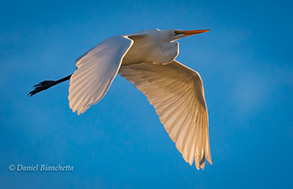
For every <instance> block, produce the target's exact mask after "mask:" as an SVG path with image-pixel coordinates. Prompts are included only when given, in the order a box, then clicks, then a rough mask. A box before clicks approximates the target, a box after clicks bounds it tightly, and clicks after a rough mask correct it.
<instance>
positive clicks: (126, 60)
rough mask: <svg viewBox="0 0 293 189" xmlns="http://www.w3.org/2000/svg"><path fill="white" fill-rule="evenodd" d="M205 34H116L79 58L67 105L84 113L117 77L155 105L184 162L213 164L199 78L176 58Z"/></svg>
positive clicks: (175, 32)
mask: <svg viewBox="0 0 293 189" xmlns="http://www.w3.org/2000/svg"><path fill="white" fill-rule="evenodd" d="M206 31H208V30H192V31H181V30H162V31H161V30H158V29H154V30H148V31H143V32H139V33H135V34H129V35H120V36H114V37H111V38H109V39H106V40H105V41H103V42H101V43H100V44H98V45H97V46H96V47H94V48H93V49H91V50H89V51H88V52H87V53H85V54H84V55H83V56H81V57H80V58H78V59H77V64H76V66H77V70H76V71H75V72H74V74H73V75H72V76H71V79H70V87H69V97H68V98H69V105H70V108H71V109H72V110H73V112H75V111H77V113H78V114H81V113H84V112H85V111H86V110H87V109H88V108H89V107H90V106H91V105H93V104H96V103H98V102H99V101H100V100H101V99H102V98H103V97H104V95H105V94H106V92H107V90H108V89H109V87H110V85H111V83H112V82H113V79H114V78H115V76H116V75H117V73H119V74H120V75H121V76H123V77H125V78H126V79H127V80H128V81H130V82H131V83H133V84H134V86H135V87H136V88H137V89H139V90H140V91H141V92H143V93H144V94H145V95H146V97H147V98H148V100H149V102H150V103H151V104H152V105H153V106H154V108H155V110H156V112H157V114H158V116H159V118H160V121H161V122H162V124H163V125H164V127H165V129H166V131H167V132H168V133H169V136H170V138H171V139H172V140H173V141H174V142H175V143H176V147H177V149H178V150H179V151H180V152H181V153H182V156H183V158H184V160H185V161H186V162H188V163H189V164H190V165H192V163H193V161H195V165H196V168H197V169H199V168H200V167H201V168H204V165H205V159H206V160H208V161H209V162H210V163H211V164H212V161H211V154H210V145H209V131H208V113H207V107H206V103H205V97H204V90H203V84H202V80H201V78H200V75H199V74H198V73H197V72H196V71H194V70H192V69H190V68H188V67H186V66H184V65H182V64H180V63H179V62H177V61H176V60H175V58H176V57H177V55H178V52H179V50H178V43H177V42H174V41H176V40H177V39H180V38H182V37H185V36H189V35H193V34H198V33H203V32H206Z"/></svg>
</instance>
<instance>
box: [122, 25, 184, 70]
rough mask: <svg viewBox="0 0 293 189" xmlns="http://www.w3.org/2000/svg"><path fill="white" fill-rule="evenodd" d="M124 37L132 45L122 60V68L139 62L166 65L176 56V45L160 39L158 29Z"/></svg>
mask: <svg viewBox="0 0 293 189" xmlns="http://www.w3.org/2000/svg"><path fill="white" fill-rule="evenodd" d="M145 33H148V35H145ZM126 36H128V37H129V38H130V39H131V40H133V42H134V43H133V45H132V46H131V48H130V49H129V51H128V52H127V54H126V55H125V57H124V58H123V61H122V66H123V65H129V64H135V63H140V62H152V63H156V64H167V63H169V62H171V60H173V59H175V58H176V56H177V55H178V51H179V50H178V43H177V42H170V41H168V38H166V39H165V38H164V37H162V31H160V30H158V29H153V30H147V31H144V32H141V33H137V34H130V35H126ZM163 36H164V35H163Z"/></svg>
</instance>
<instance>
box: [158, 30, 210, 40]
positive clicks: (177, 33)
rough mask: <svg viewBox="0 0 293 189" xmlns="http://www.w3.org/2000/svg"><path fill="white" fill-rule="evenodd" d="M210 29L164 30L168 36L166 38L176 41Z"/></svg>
mask: <svg viewBox="0 0 293 189" xmlns="http://www.w3.org/2000/svg"><path fill="white" fill-rule="evenodd" d="M208 31H210V30H162V31H161V32H162V33H163V35H165V36H166V39H168V40H169V41H176V40H178V39H181V38H183V37H188V36H191V35H195V34H200V33H204V32H208Z"/></svg>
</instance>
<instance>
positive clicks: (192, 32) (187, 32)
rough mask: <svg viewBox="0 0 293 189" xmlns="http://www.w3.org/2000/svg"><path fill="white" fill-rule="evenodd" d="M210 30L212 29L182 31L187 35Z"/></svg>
mask: <svg viewBox="0 0 293 189" xmlns="http://www.w3.org/2000/svg"><path fill="white" fill-rule="evenodd" d="M208 31H210V30H187V31H180V33H182V34H184V35H186V36H191V35H195V34H200V33H204V32H208Z"/></svg>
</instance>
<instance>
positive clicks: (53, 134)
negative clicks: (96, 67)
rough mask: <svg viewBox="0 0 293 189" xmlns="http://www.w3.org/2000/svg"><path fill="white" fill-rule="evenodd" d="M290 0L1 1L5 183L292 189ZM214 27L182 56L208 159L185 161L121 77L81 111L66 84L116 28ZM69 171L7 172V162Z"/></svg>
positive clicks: (0, 181)
mask: <svg viewBox="0 0 293 189" xmlns="http://www.w3.org/2000/svg"><path fill="white" fill-rule="evenodd" d="M292 6H293V3H292V1H289V0H288V1H285V0H283V1H282V0H281V1H277V0H275V1H270V0H268V1H264V0H261V1H256V0H253V1H252V0H245V1H244V0H240V1H227V0H222V1H216V0H210V1H207V0H199V1H198V0H192V1H179V0H177V1H171V0H168V1H167V0H162V1H130V0H128V1H93V0H92V1H62V2H61V1H52V0H51V1H37V0H35V1H3V0H2V1H1V7H0V17H1V20H0V57H1V62H0V65H1V69H0V104H1V108H0V157H1V161H0V162H1V163H0V188H22V187H23V188H28V187H30V188H40V187H42V188H158V187H162V188H166V187H169V188H292V187H293V184H292V175H293V174H292V168H293V164H292V158H293V151H292V149H293V118H292V116H293V114H292V113H293V111H292V108H293V107H292V106H293V98H292V97H293V95H292V94H293V65H292V63H293V60H292V59H293V58H292V47H291V44H292V33H293V26H292V17H293V15H292ZM152 28H160V29H172V28H178V29H210V30H211V31H210V32H209V33H205V34H201V35H196V36H193V37H189V38H185V39H182V40H180V55H179V57H178V58H177V59H178V60H179V61H181V62H182V63H184V64H186V65H187V66H189V67H191V68H193V69H195V70H197V71H198V72H199V73H200V74H201V76H202V79H203V81H204V87H205V93H206V100H207V105H208V110H209V120H210V143H211V152H212V159H213V165H212V166H211V165H209V164H208V165H206V168H205V169H204V170H203V171H202V170H200V171H197V170H196V169H195V166H189V165H188V164H187V163H186V162H185V161H184V160H183V158H182V156H181V154H180V153H179V152H178V151H177V149H176V148H175V144H174V143H173V142H172V141H171V139H170V138H169V136H168V134H167V133H166V132H165V130H164V128H163V126H162V125H161V123H160V121H159V119H158V117H157V115H156V114H155V111H154V109H153V107H152V106H151V105H149V103H148V101H147V100H146V97H145V96H144V95H143V94H142V93H140V92H139V91H138V90H137V89H135V88H134V86H133V85H132V84H130V83H129V82H128V81H126V80H125V79H124V78H122V77H120V76H118V77H117V78H116V79H115V81H114V82H113V85H112V86H111V88H110V90H109V92H108V93H107V95H106V96H105V98H104V99H103V100H102V101H101V102H100V103H99V104H97V105H95V106H93V107H91V108H90V109H89V110H88V111H87V112H86V113H85V114H83V115H81V116H77V115H76V114H74V113H72V112H71V110H70V108H69V106H68V99H67V96H68V86H69V83H68V82H66V83H63V84H61V85H59V86H56V87H54V88H52V89H50V90H48V91H46V92H42V93H40V94H38V95H36V96H34V97H32V98H29V97H28V96H27V93H28V92H29V91H30V90H31V89H32V87H31V86H32V85H33V84H36V83H38V82H39V81H42V80H44V79H59V78H61V77H63V76H66V75H68V74H70V73H72V72H73V71H74V70H75V62H74V61H75V59H76V58H77V57H78V56H79V55H81V54H83V53H84V52H85V51H87V50H88V49H90V48H91V47H93V46H94V45H96V44H97V43H99V42H100V41H102V40H104V39H105V38H107V37H110V36H112V35H116V34H123V33H133V32H136V31H140V30H145V29H152ZM19 163H20V164H24V165H32V164H41V163H44V164H49V165H58V164H63V165H68V164H69V165H73V166H74V171H73V172H69V173H63V172H59V173H56V172H53V173H52V172H46V173H40V172H20V173H19V172H10V171H9V170H8V168H7V167H8V165H9V164H19Z"/></svg>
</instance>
